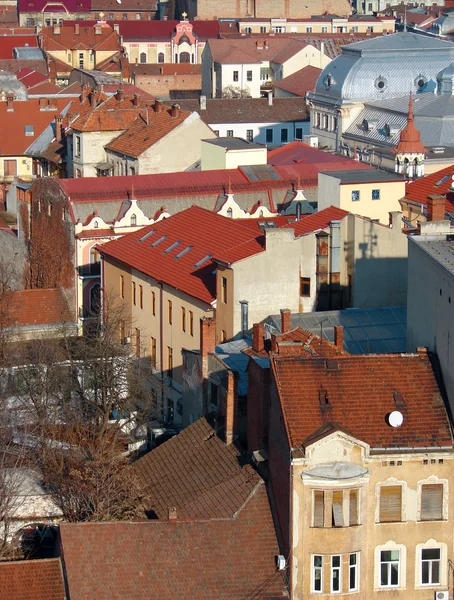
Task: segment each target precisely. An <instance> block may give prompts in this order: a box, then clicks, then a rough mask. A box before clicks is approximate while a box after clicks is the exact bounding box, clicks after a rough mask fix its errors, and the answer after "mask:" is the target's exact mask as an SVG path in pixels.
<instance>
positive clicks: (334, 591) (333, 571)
mask: <svg viewBox="0 0 454 600" xmlns="http://www.w3.org/2000/svg"><path fill="white" fill-rule="evenodd" d="M334 558H338V559H339V566H338V567H334V566H333V559H334ZM336 571H337V572H338V582H339V589H338V590H335V589H333V581H334V573H335V572H336ZM330 591H331V594H341V593H342V554H331V556H330Z"/></svg>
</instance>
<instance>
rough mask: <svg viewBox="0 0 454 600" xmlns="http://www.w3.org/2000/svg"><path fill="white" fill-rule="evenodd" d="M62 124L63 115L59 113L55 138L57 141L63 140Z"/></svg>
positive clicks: (56, 118)
mask: <svg viewBox="0 0 454 600" xmlns="http://www.w3.org/2000/svg"><path fill="white" fill-rule="evenodd" d="M62 126H63V115H57V116H56V117H55V139H56V140H57V142H61V134H62Z"/></svg>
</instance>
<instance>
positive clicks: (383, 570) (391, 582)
mask: <svg viewBox="0 0 454 600" xmlns="http://www.w3.org/2000/svg"><path fill="white" fill-rule="evenodd" d="M399 572H400V550H382V551H381V552H380V587H398V586H399V574H400V573H399Z"/></svg>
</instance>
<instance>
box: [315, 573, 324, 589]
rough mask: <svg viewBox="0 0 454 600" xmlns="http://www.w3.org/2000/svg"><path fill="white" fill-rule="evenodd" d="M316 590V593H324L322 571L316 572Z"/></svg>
mask: <svg viewBox="0 0 454 600" xmlns="http://www.w3.org/2000/svg"><path fill="white" fill-rule="evenodd" d="M314 590H315V591H316V592H321V591H322V572H321V571H315V578H314Z"/></svg>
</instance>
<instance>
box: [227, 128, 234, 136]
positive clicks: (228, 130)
mask: <svg viewBox="0 0 454 600" xmlns="http://www.w3.org/2000/svg"><path fill="white" fill-rule="evenodd" d="M227 137H233V129H227Z"/></svg>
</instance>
